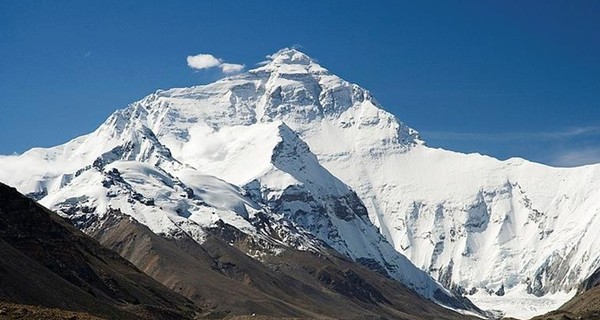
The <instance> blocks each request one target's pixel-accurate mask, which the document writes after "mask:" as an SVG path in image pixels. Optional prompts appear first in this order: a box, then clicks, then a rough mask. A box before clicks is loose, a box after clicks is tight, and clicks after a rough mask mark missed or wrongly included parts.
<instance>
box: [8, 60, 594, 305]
mask: <svg viewBox="0 0 600 320" xmlns="http://www.w3.org/2000/svg"><path fill="white" fill-rule="evenodd" d="M599 171H600V166H587V167H581V168H573V169H559V168H551V167H547V166H543V165H540V164H535V163H531V162H528V161H525V160H522V159H509V160H507V161H499V160H496V159H493V158H490V157H486V156H482V155H479V154H460V153H455V152H451V151H446V150H441V149H433V148H429V147H427V146H426V144H425V143H424V141H423V140H422V138H421V137H420V136H419V134H418V132H417V131H416V130H414V129H412V128H410V127H408V126H406V125H405V124H403V123H402V122H400V121H399V120H398V119H397V118H396V117H395V116H394V115H392V114H391V113H389V112H387V111H385V110H384V109H383V108H382V107H381V106H380V105H379V103H378V102H377V101H376V100H375V99H374V98H373V96H372V95H371V94H370V93H369V92H368V91H367V90H365V89H363V88H361V87H359V86H358V85H355V84H351V83H349V82H347V81H345V80H342V79H340V78H339V77H337V76H336V75H334V74H332V73H331V72H329V71H328V70H327V69H325V68H323V67H321V66H320V65H319V64H318V63H317V62H316V61H315V60H314V59H312V58H310V57H308V56H307V55H305V54H304V53H302V52H299V51H297V50H295V49H282V50H281V51H279V52H277V53H275V54H274V55H272V56H269V57H268V61H267V62H266V63H265V64H263V65H262V66H260V67H258V68H256V69H253V70H250V71H248V72H246V73H243V74H240V75H236V76H232V77H228V78H224V79H222V80H219V81H217V82H214V83H211V84H207V85H202V86H196V87H190V88H176V89H170V90H159V91H157V92H156V93H154V94H151V95H149V96H147V97H145V98H143V99H142V100H140V101H138V102H134V103H132V104H131V105H130V106H128V107H127V108H125V109H122V110H118V111H116V112H115V113H114V114H113V115H111V116H110V117H109V119H107V120H106V122H104V123H103V124H102V125H101V126H100V127H99V128H98V129H97V130H96V131H94V132H92V133H90V134H88V135H85V136H82V137H79V138H76V139H74V140H72V141H70V142H68V143H66V144H64V145H61V146H57V147H54V148H48V149H41V148H36V149H32V150H30V151H27V152H25V153H24V154H22V155H18V156H5V157H1V158H0V181H4V182H6V183H9V184H11V185H14V186H16V187H17V188H18V189H19V190H20V191H22V192H24V193H27V194H29V196H31V197H33V198H35V199H39V200H40V201H41V203H42V204H44V205H46V206H48V207H50V208H52V209H55V210H57V211H58V212H60V213H61V214H62V215H63V216H64V217H67V218H69V219H70V220H71V221H73V222H74V223H75V225H77V226H78V227H79V228H81V229H82V230H84V231H85V232H86V233H88V234H96V233H97V232H100V231H102V223H103V222H102V221H105V220H107V219H108V218H109V217H110V216H111V215H113V214H114V212H116V210H118V212H119V213H120V214H124V215H125V216H128V217H131V218H132V219H133V220H135V221H136V222H138V223H140V224H142V225H145V226H147V227H148V228H149V230H150V231H152V232H154V233H156V234H158V235H160V236H161V237H163V238H167V239H179V238H182V237H184V238H189V239H191V240H193V241H194V242H195V243H198V244H203V243H206V241H208V239H209V238H211V237H212V236H214V235H213V234H212V233H211V230H214V228H215V226H232V227H234V228H235V229H236V230H239V231H240V232H242V233H243V234H244V235H245V236H248V237H249V238H248V239H251V241H250V242H252V243H253V245H252V246H251V248H250V247H246V248H242V249H243V250H246V252H247V253H248V254H249V255H250V256H252V257H253V258H255V259H258V261H262V262H263V263H264V262H265V261H266V260H267V259H268V258H269V257H271V256H279V255H281V254H282V252H284V251H285V250H286V249H285V248H294V249H297V250H302V251H304V252H310V253H314V254H320V253H322V252H326V250H329V249H334V250H335V251H337V252H339V253H340V254H342V255H343V256H345V257H347V258H349V259H351V260H353V261H355V262H358V263H360V264H362V265H363V266H366V267H368V268H370V269H371V270H376V271H378V272H379V273H380V274H382V275H385V276H387V277H390V278H393V279H395V280H397V281H399V282H400V283H403V284H405V285H407V286H408V287H410V288H412V289H413V290H415V291H416V292H418V293H419V294H421V295H422V296H424V297H426V298H428V299H431V300H434V301H436V302H438V303H441V304H444V305H446V306H449V307H451V308H455V309H463V310H471V311H477V309H476V308H474V307H473V306H472V305H470V303H469V302H468V301H467V300H465V299H462V298H461V297H460V296H461V295H466V296H467V297H468V298H469V299H471V300H473V301H475V303H476V304H477V305H478V306H480V307H482V308H485V309H496V310H499V311H500V312H503V313H505V314H506V315H510V316H517V317H528V316H532V315H535V314H541V313H544V312H546V311H549V310H551V309H554V308H556V307H558V306H559V305H561V304H562V303H564V302H565V301H567V300H568V299H569V298H570V297H571V296H573V294H574V292H575V290H576V288H577V286H578V285H579V284H580V283H581V282H583V281H584V279H586V278H587V277H588V276H589V275H591V274H592V272H593V271H594V270H596V269H597V268H598V267H599V266H600V249H599V248H597V246H595V245H594V244H595V243H596V234H595V232H593V230H595V229H596V228H597V227H598V226H599V225H598V224H599V223H600V222H599V221H600V220H599V219H598V214H597V211H598V205H597V203H599V202H598V198H599V197H600V186H599V184H600V178H599ZM14 172H19V174H17V175H15V174H14ZM219 237H221V238H223V237H224V235H220V236H219ZM237 238H239V237H236V239H237ZM244 241H245V240H244ZM246 242H247V241H246ZM240 248H241V247H240ZM121 254H123V253H121ZM415 265H416V266H417V267H418V268H416V267H415ZM419 269H420V270H423V271H424V272H423V271H420V270H419ZM426 273H427V274H428V275H429V276H428V275H427V274H426ZM430 276H431V277H433V278H434V279H435V280H437V282H436V281H433V280H432V279H431V277H430ZM440 284H441V285H443V286H444V287H445V288H443V287H442V286H441V285H440Z"/></svg>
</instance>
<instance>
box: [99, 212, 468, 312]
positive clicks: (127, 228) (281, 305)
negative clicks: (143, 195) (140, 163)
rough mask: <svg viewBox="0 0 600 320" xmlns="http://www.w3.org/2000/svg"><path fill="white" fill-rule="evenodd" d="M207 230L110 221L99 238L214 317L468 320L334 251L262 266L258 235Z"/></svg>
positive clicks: (272, 258)
mask: <svg viewBox="0 0 600 320" xmlns="http://www.w3.org/2000/svg"><path fill="white" fill-rule="evenodd" d="M112 217H114V216H112ZM207 231H208V233H209V234H210V235H209V236H207V239H206V241H205V242H203V244H202V245H200V244H198V243H197V242H196V241H194V240H193V239H191V238H178V239H168V238H164V237H159V236H157V235H155V234H153V233H152V232H150V230H149V229H148V228H147V227H145V226H143V225H141V224H139V223H137V222H135V221H134V220H131V219H111V220H109V221H105V222H104V223H103V225H102V228H98V229H97V230H96V231H95V232H94V233H93V235H94V237H96V238H97V239H98V240H99V241H101V242H102V243H103V244H104V245H106V246H108V247H111V248H114V249H115V250H117V251H118V252H119V253H120V254H121V255H122V256H124V257H126V258H127V259H128V260H130V261H132V262H133V263H134V264H136V266H138V267H139V268H140V269H142V270H144V271H145V272H147V273H148V274H150V275H152V276H153V277H154V278H155V279H157V280H159V281H160V282H162V283H163V284H165V285H166V286H168V287H170V288H172V289H173V290H175V291H176V292H179V293H181V294H183V295H185V296H186V297H189V298H190V299H192V300H193V301H194V302H196V303H197V304H199V305H200V306H203V307H204V308H207V309H210V310H214V311H213V312H212V313H211V315H212V316H218V315H225V314H227V315H236V314H253V313H256V314H258V315H268V316H273V317H281V316H287V317H291V316H293V317H301V318H304V317H310V318H319V319H321V318H326V319H340V318H341V319H379V318H381V317H388V318H403V319H424V318H436V319H464V318H465V316H464V315H460V314H456V313H453V312H449V310H447V309H445V308H442V307H439V306H436V305H434V304H433V303H431V302H430V301H428V300H425V299H422V298H419V297H418V296H417V295H415V294H414V292H412V291H411V290H408V289H407V288H406V287H404V286H402V285H400V284H399V283H397V282H395V281H393V280H390V279H388V278H386V277H383V276H381V275H379V274H377V273H374V272H372V271H370V270H368V269H366V268H363V267H360V266H358V265H356V264H355V263H352V262H351V261H348V260H345V259H344V258H342V257H340V256H339V255H337V254H335V253H334V252H321V253H318V254H316V253H310V252H306V251H299V250H289V249H288V250H284V251H282V252H281V253H280V254H277V255H268V256H265V258H264V259H263V260H262V262H259V261H257V260H255V259H252V258H251V257H249V256H248V255H247V254H246V253H245V252H248V251H249V250H248V249H251V248H256V246H257V244H256V243H255V242H254V241H253V239H252V237H250V236H248V235H246V234H244V233H243V232H241V231H239V230H236V229H235V228H233V227H231V226H228V225H224V224H222V225H220V226H216V227H214V228H211V229H209V230H207ZM250 251H251V250H250ZM349 276H351V277H349Z"/></svg>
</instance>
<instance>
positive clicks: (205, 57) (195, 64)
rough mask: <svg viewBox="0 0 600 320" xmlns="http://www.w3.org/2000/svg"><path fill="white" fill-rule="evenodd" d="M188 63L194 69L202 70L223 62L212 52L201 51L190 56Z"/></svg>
mask: <svg viewBox="0 0 600 320" xmlns="http://www.w3.org/2000/svg"><path fill="white" fill-rule="evenodd" d="M187 64H188V66H189V67H190V68H192V69H198V70H201V69H208V68H212V67H218V66H219V65H220V64H221V60H220V59H217V58H216V57H215V56H213V55H212V54H204V53H200V54H197V55H195V56H188V57H187Z"/></svg>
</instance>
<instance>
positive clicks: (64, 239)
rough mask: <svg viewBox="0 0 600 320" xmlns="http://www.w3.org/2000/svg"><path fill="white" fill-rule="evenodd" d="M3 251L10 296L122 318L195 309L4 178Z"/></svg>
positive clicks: (173, 315) (2, 291)
mask: <svg viewBox="0 0 600 320" xmlns="http://www.w3.org/2000/svg"><path fill="white" fill-rule="evenodd" d="M0 255H1V256H2V259H1V260H0V270H1V271H2V272H0V299H2V300H5V301H6V300H8V301H13V302H18V303H24V304H31V305H42V306H46V307H51V308H59V309H67V310H73V311H79V312H85V313H88V314H92V315H96V316H100V317H110V318H120V319H137V318H140V317H152V318H161V319H191V318H192V317H193V315H194V312H195V310H196V307H195V306H193V304H192V303H191V302H190V301H189V300H187V299H185V298H184V297H183V296H181V295H178V294H176V293H174V292H172V291H170V290H169V289H167V288H166V287H164V286H162V285H161V284H159V283H158V282H156V281H154V280H153V279H152V278H150V277H148V276H147V275H146V274H144V273H142V272H141V271H139V270H138V269H137V268H136V267H134V266H133V265H132V264H131V263H129V262H127V261H126V260H125V259H123V258H121V257H120V256H119V255H117V254H116V253H114V252H113V251H110V250H107V249H106V248H104V247H102V246H101V245H100V244H98V242H96V241H95V240H93V239H91V238H90V237H88V236H86V235H84V234H83V233H81V232H80V231H78V230H76V229H75V228H73V227H72V226H71V225H69V224H68V223H67V222H65V221H63V219H62V218H60V217H58V216H57V215H56V214H54V213H52V212H50V211H48V210H47V209H45V208H43V207H41V206H39V205H38V204H36V203H35V202H34V201H33V200H31V199H28V198H26V197H25V196H23V195H21V194H19V193H18V192H17V191H16V190H15V189H12V188H10V187H8V186H6V185H4V184H0ZM7 312H8V311H7Z"/></svg>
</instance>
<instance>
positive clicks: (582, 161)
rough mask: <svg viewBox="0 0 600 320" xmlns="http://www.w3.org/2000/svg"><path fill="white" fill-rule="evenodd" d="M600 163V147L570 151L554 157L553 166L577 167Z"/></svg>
mask: <svg viewBox="0 0 600 320" xmlns="http://www.w3.org/2000/svg"><path fill="white" fill-rule="evenodd" d="M593 163H600V147H597V148H585V149H581V150H568V151H565V152H563V153H559V154H557V155H555V156H554V159H553V160H552V164H553V165H556V166H560V167H576V166H582V165H586V164H593Z"/></svg>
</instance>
